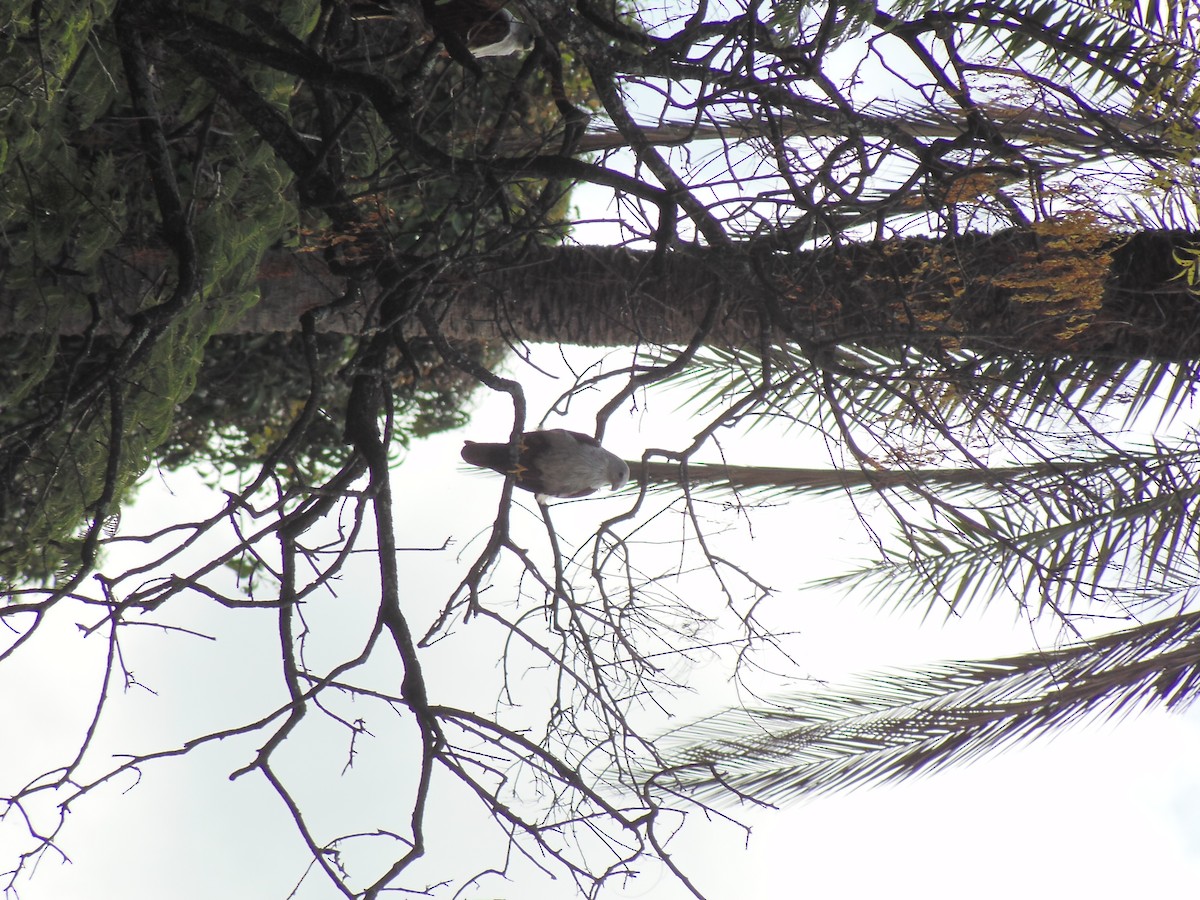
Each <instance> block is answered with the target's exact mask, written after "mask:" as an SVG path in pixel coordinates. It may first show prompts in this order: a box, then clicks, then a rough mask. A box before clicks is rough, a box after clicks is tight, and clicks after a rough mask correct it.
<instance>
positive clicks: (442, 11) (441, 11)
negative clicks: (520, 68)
mask: <svg viewBox="0 0 1200 900" xmlns="http://www.w3.org/2000/svg"><path fill="white" fill-rule="evenodd" d="M506 5H507V0H422V9H423V10H424V12H425V18H426V19H428V20H429V25H430V27H432V28H433V30H434V32H435V33H436V34H437V36H438V37H440V38H441V39H442V40H443V41H444V42H445V43H446V49H447V50H448V51H450V55H451V56H453V55H454V50H455V49H457V48H456V47H455V46H454V45H458V47H463V48H465V49H466V50H467V51H468V52H469V53H470V54H471V56H473V57H475V58H476V59H481V58H483V57H485V56H507V55H508V54H510V53H516V52H518V51H526V50H531V49H532V48H533V31H532V30H531V29H530V27H529V26H528V25H526V24H525V23H524V22H518V21H517V20H516V19H515V18H513V14H512V13H510V12H509V11H508V9H507V8H506Z"/></svg>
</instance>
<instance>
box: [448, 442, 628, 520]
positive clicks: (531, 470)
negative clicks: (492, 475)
mask: <svg viewBox="0 0 1200 900" xmlns="http://www.w3.org/2000/svg"><path fill="white" fill-rule="evenodd" d="M462 458H463V459H464V460H465V461H466V462H468V463H470V464H471V465H473V466H479V467H480V468H481V469H492V470H493V471H495V472H499V473H500V474H501V475H508V474H509V473H510V471H511V472H512V474H513V475H514V476H515V478H516V485H517V487H519V488H524V489H525V490H527V491H532V492H533V493H535V494H537V495H538V501H539V502H541V500H542V498H543V497H586V496H587V495H588V494H592V493H595V492H596V491H597V490H598V489H599V488H602V487H611V488H612V489H613V490H614V491H615V490H616V489H617V488H619V487H621V486H622V485H624V484H625V482H626V481H628V480H629V466H627V465H626V464H625V461H624V460H622V459H621V458H620V457H618V456H615V455H614V454H612V453H609V452H608V451H607V450H605V449H604V448H603V447H601V446H600V442H599V441H597V440H596V439H595V438H594V437H592V436H591V435H587V434H580V433H579V432H577V431H566V430H565V429H562V428H555V429H551V430H549V431H527V432H525V434H523V435H522V436H521V443H520V446H519V448H518V456H517V468H516V469H515V470H512V468H511V465H510V457H509V446H508V444H507V443H505V444H482V443H477V442H476V441H465V442H464V443H463V449H462Z"/></svg>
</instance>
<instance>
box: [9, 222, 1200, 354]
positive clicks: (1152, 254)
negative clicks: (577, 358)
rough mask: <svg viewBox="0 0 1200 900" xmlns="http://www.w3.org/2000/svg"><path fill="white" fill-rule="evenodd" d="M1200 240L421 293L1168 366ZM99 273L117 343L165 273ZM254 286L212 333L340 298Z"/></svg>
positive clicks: (580, 266)
mask: <svg viewBox="0 0 1200 900" xmlns="http://www.w3.org/2000/svg"><path fill="white" fill-rule="evenodd" d="M1198 244H1200V235H1198V234H1194V233H1187V232H1165V231H1144V232H1139V233H1136V234H1133V235H1123V236H1114V235H1112V234H1110V233H1107V232H1104V231H1102V230H1100V229H1091V228H1090V227H1088V226H1086V225H1082V226H1081V225H1079V224H1078V223H1075V224H1071V225H1061V224H1060V225H1056V226H1043V227H1039V228H1035V229H1033V230H1028V231H1006V232H1002V233H999V234H995V235H967V236H962V237H957V238H953V239H941V240H934V239H926V238H913V239H907V240H902V241H885V242H873V243H863V244H853V245H845V246H842V247H837V248H830V249H823V250H818V251H807V252H797V253H793V254H772V255H762V256H751V255H748V254H746V253H742V252H739V251H738V250H736V249H734V250H726V249H720V248H711V247H692V248H681V249H677V250H673V251H671V252H668V253H664V254H659V255H656V254H654V253H652V252H649V251H638V250H629V249H625V248H620V247H600V246H583V247H578V246H576V247H554V248H537V249H534V250H531V251H530V252H529V253H528V254H526V256H525V257H524V258H523V259H521V260H519V261H517V262H515V263H504V264H497V265H495V266H493V267H488V266H486V265H479V264H475V265H470V266H459V267H451V268H449V269H448V270H447V271H446V272H445V273H444V274H443V275H442V276H441V277H440V279H439V280H438V282H436V283H435V284H434V285H433V286H432V290H433V295H434V296H436V297H438V298H439V299H441V300H443V301H445V304H446V305H445V307H444V312H443V314H442V316H441V326H442V329H443V334H444V336H445V337H447V338H450V339H468V338H473V339H484V340H495V341H499V340H507V341H530V342H549V341H561V342H564V343H572V344H584V345H594V346H626V345H632V344H635V343H639V342H640V343H646V344H683V343H686V342H688V341H689V340H690V339H691V338H692V336H693V335H694V333H695V331H696V329H697V327H698V325H699V323H700V321H701V319H702V318H703V316H704V312H705V310H706V309H707V308H708V306H709V304H711V303H716V304H719V315H718V316H717V318H716V322H715V325H714V326H713V327H712V328H711V330H710V331H709V333H708V334H706V336H705V342H706V343H709V344H711V345H716V346H721V347H726V348H736V347H745V346H758V345H759V344H760V343H761V342H762V341H763V340H764V338H766V339H769V340H771V341H780V340H798V341H804V342H810V343H834V342H847V341H854V342H858V343H861V344H864V345H867V346H884V345H887V346H899V345H905V344H909V345H916V346H920V347H923V348H926V349H931V350H938V349H958V348H963V349H974V350H979V351H982V352H989V353H1002V354H1008V353H1029V354H1038V355H1058V354H1062V355H1080V356H1089V357H1099V356H1109V357H1119V358H1126V359H1138V358H1153V359H1178V360H1182V359H1193V358H1197V357H1200V298H1197V296H1196V295H1195V294H1193V293H1190V292H1189V290H1188V286H1187V284H1186V282H1185V280H1183V279H1181V278H1180V277H1179V276H1180V274H1181V273H1182V269H1181V266H1180V265H1179V263H1178V262H1177V261H1176V257H1177V256H1179V255H1180V254H1182V253H1183V252H1184V251H1185V248H1187V247H1189V246H1193V247H1194V246H1196V245H1198ZM109 268H110V270H111V271H109V272H107V273H106V275H105V283H106V285H107V290H106V292H105V294H104V302H103V303H102V304H101V308H100V312H101V316H100V319H99V323H100V327H99V330H101V331H116V332H120V331H122V330H123V329H124V323H126V322H127V320H128V317H129V316H130V315H131V314H132V312H133V311H134V310H136V309H137V308H138V307H139V305H144V304H145V303H146V302H147V299H146V298H148V297H152V296H153V295H154V293H155V285H157V284H160V283H161V280H162V279H163V277H164V272H165V271H166V270H167V268H168V261H167V258H166V257H165V256H164V255H162V254H159V255H157V257H155V256H154V255H152V254H142V255H141V256H140V257H139V259H138V264H137V265H136V266H135V265H131V264H130V262H129V260H128V259H126V260H122V261H120V263H119V264H116V263H112V264H110V267H109ZM258 287H259V289H260V291H261V294H262V297H261V300H260V301H259V302H258V304H257V305H256V306H255V307H254V308H253V309H251V310H250V311H249V312H248V313H247V314H246V315H244V316H243V317H242V318H241V319H240V320H238V321H237V322H236V323H233V324H231V325H229V326H228V327H225V328H223V329H222V331H225V332H229V333H259V332H278V331H291V330H296V329H298V328H299V320H300V316H301V315H302V314H303V313H304V312H306V311H308V310H310V309H314V308H318V307H322V306H324V305H326V304H329V303H331V302H333V301H334V300H336V299H337V298H339V297H340V296H342V294H343V293H344V291H345V289H346V280H345V279H344V278H339V277H336V276H334V275H331V274H330V272H329V270H328V269H327V268H326V267H325V266H324V265H323V264H322V263H321V262H320V260H319V259H318V258H316V257H314V256H311V255H306V254H298V253H292V252H288V251H282V250H281V251H277V252H274V253H272V254H270V255H269V256H268V258H267V259H266V260H265V261H264V263H263V265H262V267H261V269H260V277H259V281H258ZM385 287H386V285H385ZM376 296H377V295H376ZM374 299H375V298H374V297H372V296H371V295H370V293H368V294H367V295H366V296H364V298H363V300H362V301H361V302H357V303H355V304H352V305H351V306H350V307H349V308H347V309H344V310H341V311H339V312H338V313H337V314H336V315H333V316H330V317H329V318H327V319H325V320H323V321H322V322H321V323H320V325H319V327H320V328H321V329H322V330H326V331H333V332H343V333H355V332H358V331H360V330H362V329H363V328H364V326H369V325H371V324H373V323H372V321H371V315H372V308H373V301H374ZM401 301H402V302H401V304H400V306H401V307H403V298H401ZM197 302H203V301H197ZM48 313H49V308H47V315H44V316H41V317H40V318H39V316H37V315H30V314H29V313H28V311H26V313H25V315H24V316H18V315H17V313H16V307H15V306H14V305H13V304H12V303H9V302H5V303H0V333H8V334H13V333H29V332H31V331H37V330H42V329H44V328H46V327H56V330H58V331H59V333H63V334H69V333H79V332H81V331H82V330H83V329H84V328H85V327H87V325H88V323H89V321H91V317H92V311H91V309H89V308H87V307H81V308H80V309H77V310H75V311H74V313H72V314H71V315H68V316H64V317H62V319H61V321H59V322H58V324H57V326H54V325H53V322H54V320H53V318H52V317H50V316H49V315H48Z"/></svg>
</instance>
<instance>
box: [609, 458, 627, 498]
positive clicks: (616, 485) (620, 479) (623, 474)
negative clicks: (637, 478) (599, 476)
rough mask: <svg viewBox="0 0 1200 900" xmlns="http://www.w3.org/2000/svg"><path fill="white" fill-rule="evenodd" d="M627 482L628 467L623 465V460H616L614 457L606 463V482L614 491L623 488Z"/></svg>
mask: <svg viewBox="0 0 1200 900" xmlns="http://www.w3.org/2000/svg"><path fill="white" fill-rule="evenodd" d="M628 480H629V466H627V465H626V464H625V460H623V459H617V458H616V457H615V456H614V457H613V458H612V459H611V460H609V463H608V481H609V484H611V485H612V489H613V490H614V491H617V490H620V489H621V488H623V487H625V482H627V481H628Z"/></svg>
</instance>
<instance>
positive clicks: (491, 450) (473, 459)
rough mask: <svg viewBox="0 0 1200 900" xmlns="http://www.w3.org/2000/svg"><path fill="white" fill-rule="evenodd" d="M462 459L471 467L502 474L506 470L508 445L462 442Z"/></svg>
mask: <svg viewBox="0 0 1200 900" xmlns="http://www.w3.org/2000/svg"><path fill="white" fill-rule="evenodd" d="M462 458H463V460H464V461H465V462H468V463H470V464H471V465H473V466H479V467H480V468H481V469H492V470H494V471H496V472H500V473H501V474H503V473H504V472H505V471H507V469H508V444H480V443H476V442H475V441H463V448H462Z"/></svg>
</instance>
